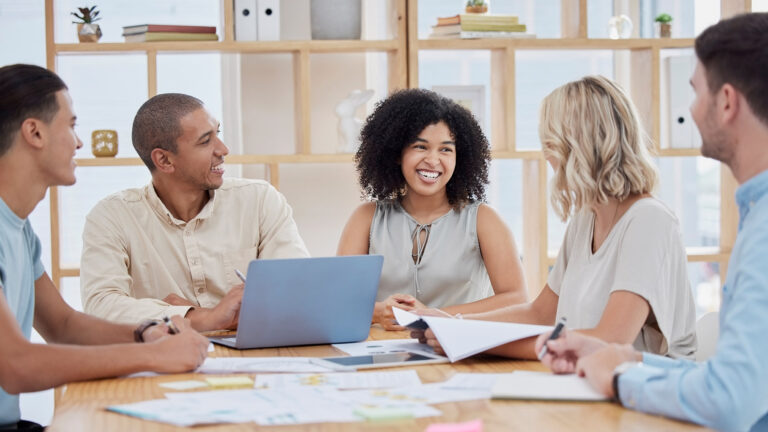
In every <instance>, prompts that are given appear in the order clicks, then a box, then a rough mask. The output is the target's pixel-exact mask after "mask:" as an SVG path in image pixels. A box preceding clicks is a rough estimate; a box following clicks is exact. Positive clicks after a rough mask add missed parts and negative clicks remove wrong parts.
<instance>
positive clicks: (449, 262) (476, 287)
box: [368, 201, 493, 307]
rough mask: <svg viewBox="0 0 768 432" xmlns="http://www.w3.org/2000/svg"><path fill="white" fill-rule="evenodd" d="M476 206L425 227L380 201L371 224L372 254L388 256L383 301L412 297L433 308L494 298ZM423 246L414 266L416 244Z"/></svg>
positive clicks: (380, 296) (395, 206)
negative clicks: (405, 296)
mask: <svg viewBox="0 0 768 432" xmlns="http://www.w3.org/2000/svg"><path fill="white" fill-rule="evenodd" d="M479 205H480V203H479V202H472V203H469V204H467V205H465V206H464V207H463V208H461V209H460V210H453V209H452V210H450V211H449V212H448V213H446V214H444V215H443V216H440V217H439V218H437V219H436V220H434V221H433V222H432V223H431V224H428V225H421V224H419V223H418V222H417V221H416V220H415V219H414V218H413V217H411V215H409V214H408V213H407V212H406V211H405V210H404V209H403V208H402V207H401V206H400V203H399V202H394V201H380V202H377V203H376V211H375V212H374V215H373V221H372V222H371V233H370V239H369V245H370V246H369V249H368V253H369V254H378V255H383V256H384V267H383V269H382V272H381V282H380V284H379V292H378V295H377V297H376V300H377V301H382V300H385V299H386V298H387V297H389V296H390V295H392V294H396V293H402V294H410V295H412V296H414V297H416V298H417V299H418V300H419V301H421V302H422V303H424V304H425V305H427V306H428V307H443V306H451V305H456V304H464V303H470V302H473V301H477V300H481V299H484V298H486V297H490V296H492V295H493V288H492V287H491V282H490V279H489V278H488V271H487V270H486V269H485V263H484V262H483V257H482V255H481V254H480V244H479V242H478V240H477V208H478V206H479ZM421 231H424V232H425V237H426V240H425V241H424V242H420V241H419V242H418V250H419V253H417V255H418V256H417V257H416V262H414V257H413V256H412V253H413V244H414V239H417V240H418V239H419V238H420V237H421V236H419V233H420V232H421Z"/></svg>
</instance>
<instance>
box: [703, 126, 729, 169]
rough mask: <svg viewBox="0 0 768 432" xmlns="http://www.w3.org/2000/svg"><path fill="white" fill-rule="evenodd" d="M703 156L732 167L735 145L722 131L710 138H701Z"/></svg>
mask: <svg viewBox="0 0 768 432" xmlns="http://www.w3.org/2000/svg"><path fill="white" fill-rule="evenodd" d="M701 140H702V145H701V155H702V156H704V157H708V158H710V159H715V160H718V161H720V162H722V163H724V164H726V165H729V166H730V163H731V160H732V159H733V143H732V142H731V141H732V140H731V139H730V138H729V137H728V136H726V134H725V133H723V132H722V131H717V132H713V133H712V134H711V135H710V136H708V137H704V136H702V137H701Z"/></svg>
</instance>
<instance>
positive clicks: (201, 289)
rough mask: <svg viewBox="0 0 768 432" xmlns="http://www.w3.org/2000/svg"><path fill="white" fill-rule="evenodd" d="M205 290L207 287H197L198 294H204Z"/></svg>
mask: <svg viewBox="0 0 768 432" xmlns="http://www.w3.org/2000/svg"><path fill="white" fill-rule="evenodd" d="M204 292H205V288H198V289H197V293H198V294H202V293H204Z"/></svg>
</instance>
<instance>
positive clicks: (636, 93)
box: [45, 0, 751, 295]
mask: <svg viewBox="0 0 768 432" xmlns="http://www.w3.org/2000/svg"><path fill="white" fill-rule="evenodd" d="M53 1H54V0H45V10H46V48H47V53H46V59H47V65H48V68H49V69H52V70H55V68H56V58H57V57H58V56H72V55H77V56H81V55H105V54H114V55H123V54H126V53H137V52H138V53H144V54H145V55H146V56H147V82H148V86H147V96H148V97H151V96H154V95H155V94H156V93H157V55H158V53H174V52H177V53H184V52H221V53H243V54H244V53H265V54H267V53H286V54H291V55H292V56H293V68H294V94H295V107H296V108H295V112H294V115H295V124H296V125H297V131H296V138H297V139H296V142H297V149H296V153H295V154H288V155H285V154H243V155H234V154H231V155H229V156H228V157H227V158H226V162H227V163H228V164H240V165H252V164H258V165H265V166H267V167H268V168H269V169H268V172H269V176H270V181H271V182H272V183H273V184H274V185H276V186H277V185H279V166H280V165H281V164H304V163H306V164H323V163H352V155H351V154H313V153H312V151H311V148H312V147H311V136H312V135H311V130H310V115H311V110H310V97H311V93H312V92H311V88H310V60H309V59H310V54H317V53H363V52H383V53H386V54H387V60H388V71H387V74H388V83H389V89H390V90H394V89H397V88H406V87H411V88H414V87H418V86H419V52H420V51H424V50H487V51H489V52H490V57H491V89H492V91H491V92H490V94H491V114H490V115H491V129H490V140H491V142H492V143H493V146H494V147H493V152H492V154H493V158H494V159H518V160H521V162H522V166H523V176H522V199H523V202H524V203H525V208H524V211H523V212H524V214H523V230H524V232H525V233H526V236H525V238H524V240H523V243H522V244H520V245H519V246H520V247H521V251H522V253H523V257H524V263H523V264H524V268H525V272H526V278H527V280H528V284H529V287H530V289H531V295H535V294H536V293H537V292H538V290H539V289H540V288H541V287H542V286H543V285H544V282H545V281H546V275H547V272H548V267H549V266H551V265H552V264H553V263H554V256H553V253H552V252H550V251H548V250H547V246H546V245H547V241H546V239H547V199H548V193H547V190H548V189H547V165H546V161H545V160H544V159H543V156H542V153H541V151H538V150H519V149H517V148H516V145H515V121H516V120H515V117H516V116H515V94H516V88H515V86H516V83H515V75H516V70H515V53H517V52H518V51H533V50H612V51H626V52H629V60H628V63H629V64H628V67H629V68H630V70H631V71H632V72H633V73H632V74H631V79H630V81H629V82H625V83H622V84H624V85H625V86H626V87H627V88H628V89H629V91H630V94H631V96H632V97H633V99H634V101H635V103H636V105H637V106H638V109H639V110H640V113H641V116H642V118H643V121H644V122H645V124H646V127H647V130H648V132H649V134H650V135H651V137H652V138H653V141H654V143H656V144H655V145H656V148H655V152H656V154H657V155H658V156H659V157H681V156H683V157H696V156H700V151H699V150H698V149H670V148H659V147H658V143H659V142H660V134H661V132H660V126H659V124H660V102H659V100H660V92H661V90H660V73H661V72H660V53H661V50H664V49H679V48H691V47H692V46H693V43H694V40H693V39H624V40H611V39H589V38H587V18H586V17H587V0H578V1H577V0H561V8H562V9H561V17H562V21H561V28H562V32H561V33H562V35H563V37H562V38H560V39H476V40H422V39H419V38H418V14H417V11H418V7H417V6H418V5H417V0H393V7H394V8H395V9H396V10H395V11H394V16H395V22H394V23H392V24H393V26H394V28H395V29H394V34H395V35H396V37H395V38H394V39H392V40H359V41H311V40H306V41H279V42H243V41H235V40H234V37H233V34H234V25H233V22H234V19H233V0H220V1H222V2H223V4H222V10H223V11H224V13H223V26H222V28H221V29H220V33H219V34H221V35H223V38H222V40H221V41H218V42H197V43H194V44H190V43H187V42H154V43H99V44H58V43H55V41H54V36H53V34H54V32H53V26H54V22H53V16H54V8H53ZM750 9H751V2H750V1H749V0H721V10H722V16H730V15H733V14H735V13H739V12H743V11H749V10H750ZM634 72H637V73H634ZM649 89H650V90H649ZM77 163H78V165H80V166H81V167H97V166H98V167H109V166H139V165H141V164H142V163H141V161H140V159H138V158H113V159H110V158H102V159H96V158H78V159H77ZM720 184H721V215H720V220H721V231H720V245H719V246H718V247H714V248H689V249H688V260H689V261H690V262H718V263H720V265H721V275H722V276H723V277H724V275H725V272H726V271H727V267H726V266H727V261H728V258H729V256H730V251H731V248H732V247H733V243H734V240H735V237H736V225H737V223H736V221H737V211H736V206H735V204H734V202H733V193H734V191H735V187H736V182H735V180H734V179H733V178H732V176H731V174H730V172H729V171H727V169H723V170H722V172H721V178H720ZM50 208H51V249H52V250H51V258H52V261H53V262H52V266H51V267H52V271H51V277H52V279H53V281H54V283H56V284H57V285H58V284H59V282H60V280H61V278H62V277H77V276H79V273H80V272H79V269H78V268H76V267H62V266H61V262H60V249H59V248H60V245H59V241H60V240H59V238H60V236H59V232H60V218H59V213H60V202H59V195H58V190H57V188H51V191H50ZM555 253H556V252H555Z"/></svg>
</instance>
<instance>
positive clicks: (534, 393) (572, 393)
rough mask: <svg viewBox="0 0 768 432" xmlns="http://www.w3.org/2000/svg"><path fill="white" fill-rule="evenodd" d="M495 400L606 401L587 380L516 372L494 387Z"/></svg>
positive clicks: (506, 375)
mask: <svg viewBox="0 0 768 432" xmlns="http://www.w3.org/2000/svg"><path fill="white" fill-rule="evenodd" d="M491 394H492V396H493V398H494V399H529V400H530V399H538V400H561V401H604V400H608V398H607V397H605V396H604V395H602V394H601V393H598V392H597V391H596V390H595V389H593V388H592V386H590V385H589V382H587V380H586V379H585V378H581V377H579V376H577V375H555V374H552V373H549V372H530V371H515V372H512V373H509V374H504V376H503V377H501V378H500V379H499V380H498V381H497V382H496V385H494V386H493V389H492V390H491Z"/></svg>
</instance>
